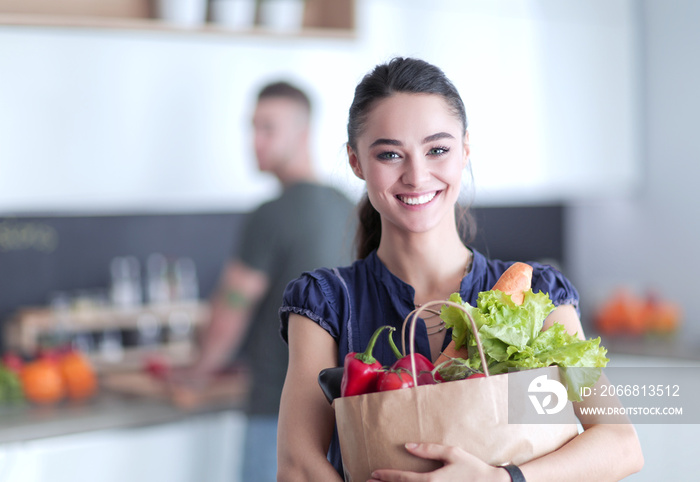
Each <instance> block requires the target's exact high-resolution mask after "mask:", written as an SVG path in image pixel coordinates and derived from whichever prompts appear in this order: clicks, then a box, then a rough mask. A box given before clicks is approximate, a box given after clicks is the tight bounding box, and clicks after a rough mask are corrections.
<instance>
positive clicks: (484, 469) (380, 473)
mask: <svg viewBox="0 0 700 482" xmlns="http://www.w3.org/2000/svg"><path fill="white" fill-rule="evenodd" d="M406 450H407V451H408V452H410V453H411V454H413V455H415V456H417V457H421V458H424V459H432V460H439V461H441V462H443V463H444V464H445V465H444V466H443V467H440V468H439V469H437V470H434V471H433V472H426V473H420V472H407V471H404V470H393V469H382V470H375V471H374V472H373V473H372V477H373V478H372V479H371V481H373V482H377V481H382V482H438V481H450V482H456V481H467V480H468V481H470V482H471V481H479V480H484V481H492V482H497V481H503V482H507V481H510V476H509V475H508V472H506V471H505V470H503V469H501V468H499V467H494V466H492V465H488V464H487V463H486V462H484V461H482V460H481V459H479V458H477V457H475V456H474V455H472V454H470V453H469V452H466V451H464V450H462V449H461V448H459V447H451V446H448V445H440V444H429V443H423V444H411V443H408V444H406Z"/></svg>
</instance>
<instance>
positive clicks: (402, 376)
mask: <svg viewBox="0 0 700 482" xmlns="http://www.w3.org/2000/svg"><path fill="white" fill-rule="evenodd" d="M412 386H413V376H412V375H411V372H409V371H408V370H387V371H385V372H382V373H381V374H380V375H379V391H380V392H386V391H388V390H398V389H399V388H410V387H412Z"/></svg>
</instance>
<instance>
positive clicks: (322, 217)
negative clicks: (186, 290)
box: [238, 182, 356, 415]
mask: <svg viewBox="0 0 700 482" xmlns="http://www.w3.org/2000/svg"><path fill="white" fill-rule="evenodd" d="M355 217H356V216H355V213H354V205H353V204H352V203H351V202H350V201H349V200H348V199H347V198H346V197H345V196H344V195H343V194H341V193H340V192H339V191H338V190H336V189H334V188H331V187H328V186H324V185H320V184H313V183H307V182H303V183H297V184H294V185H291V186H288V187H287V188H285V190H284V191H283V193H282V195H281V196H280V197H279V198H277V199H274V200H272V201H270V202H267V203H265V204H263V205H262V206H260V207H259V208H258V209H256V210H255V211H254V212H253V213H251V214H250V215H249V216H248V217H247V219H246V222H245V226H244V229H243V235H242V239H241V245H240V248H239V254H238V258H239V259H240V260H241V261H242V262H243V263H244V264H246V265H247V266H249V267H251V268H253V269H256V270H259V271H262V272H264V273H265V274H266V275H267V276H268V279H269V282H270V285H269V289H268V291H267V292H266V293H265V295H264V296H263V298H262V300H261V302H260V304H259V305H258V306H257V307H256V310H255V312H254V314H253V318H252V319H251V323H250V328H249V330H248V333H247V336H246V340H245V343H244V347H243V354H242V357H243V358H244V359H245V361H246V362H247V364H248V366H249V368H250V370H251V375H252V392H251V399H250V403H249V407H248V413H250V414H266V415H274V414H277V412H278V411H279V399H280V395H281V393H282V385H283V384H284V378H285V375H286V372H287V357H288V350H287V345H286V343H284V341H283V340H282V337H281V336H280V321H279V320H280V319H279V308H280V306H281V305H282V294H283V293H284V290H285V288H286V286H287V283H289V282H290V281H291V280H293V279H296V278H298V277H299V276H300V275H301V274H302V273H303V272H304V271H310V270H313V269H316V268H321V267H326V268H333V267H336V266H345V265H348V264H350V262H351V261H352V239H353V237H354V234H355V226H356V223H355Z"/></svg>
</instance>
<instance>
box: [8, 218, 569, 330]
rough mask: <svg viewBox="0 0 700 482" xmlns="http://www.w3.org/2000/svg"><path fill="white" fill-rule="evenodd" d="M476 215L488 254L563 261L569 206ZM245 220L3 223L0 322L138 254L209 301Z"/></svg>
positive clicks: (97, 282) (82, 286)
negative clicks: (174, 269) (185, 260)
mask: <svg viewBox="0 0 700 482" xmlns="http://www.w3.org/2000/svg"><path fill="white" fill-rule="evenodd" d="M474 215H475V218H476V220H477V235H476V238H475V239H474V241H473V243H472V245H473V246H474V247H475V248H476V249H478V250H480V251H481V252H483V253H484V254H486V255H487V256H489V257H492V258H499V259H506V260H542V259H547V260H552V261H553V262H555V263H560V264H561V263H562V262H563V260H564V252H563V229H562V227H563V220H564V208H563V207H562V206H534V207H490V208H478V209H475V210H474ZM244 219H245V214H242V213H235V212H231V213H216V214H207V213H204V214H148V215H122V216H56V217H51V216H46V217H29V216H25V217H13V218H7V217H5V218H0V321H1V320H5V319H7V317H8V316H9V315H10V314H11V313H12V312H14V311H15V310H16V309H17V308H18V307H20V306H37V305H45V304H47V303H48V301H49V299H50V297H51V294H52V293H55V292H76V291H78V290H92V289H96V288H97V289H99V288H103V289H106V288H107V287H108V286H109V280H110V274H109V264H110V261H111V260H112V259H113V258H114V257H115V256H126V255H131V256H134V257H136V258H137V259H138V260H139V261H140V262H141V265H142V266H144V265H145V262H146V259H147V257H148V256H149V255H150V254H152V253H162V254H164V255H165V256H169V257H189V258H191V259H192V260H193V261H194V262H195V265H196V268H197V275H198V278H199V292H200V295H201V297H208V296H209V295H210V294H211V292H212V290H213V289H214V287H215V285H216V282H217V280H218V278H219V275H220V271H221V267H222V266H223V264H224V262H225V261H226V259H227V258H228V257H229V256H230V254H231V253H232V252H235V250H236V247H237V244H238V243H237V241H238V238H239V233H240V230H241V227H242V223H243V221H244ZM0 341H1V339H0Z"/></svg>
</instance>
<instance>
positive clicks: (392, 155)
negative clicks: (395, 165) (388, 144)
mask: <svg viewBox="0 0 700 482" xmlns="http://www.w3.org/2000/svg"><path fill="white" fill-rule="evenodd" d="M399 157H400V156H399V155H398V154H397V153H396V152H391V151H390V152H382V153H381V154H379V155H377V158H379V159H381V160H382V161H391V160H394V159H398V158H399Z"/></svg>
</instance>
